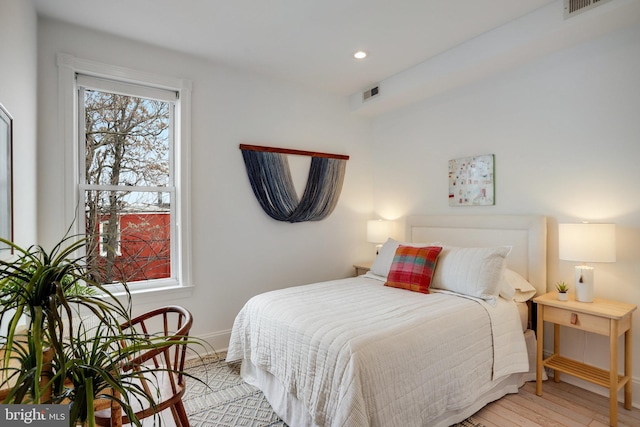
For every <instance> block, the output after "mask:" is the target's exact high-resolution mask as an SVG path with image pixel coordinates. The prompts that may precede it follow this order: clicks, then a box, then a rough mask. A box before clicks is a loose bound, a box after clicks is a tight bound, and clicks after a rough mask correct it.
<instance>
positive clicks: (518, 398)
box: [473, 380, 640, 427]
mask: <svg viewBox="0 0 640 427" xmlns="http://www.w3.org/2000/svg"><path fill="white" fill-rule="evenodd" d="M473 418H474V419H476V420H477V421H479V422H481V423H482V424H484V425H485V426H486V427H512V426H523V427H524V426H526V427H529V426H531V427H533V426H542V427H551V426H571V427H580V426H589V427H606V426H608V425H609V399H608V398H607V397H605V396H601V395H599V394H596V393H593V392H591V391H588V390H584V389H582V388H579V387H576V386H573V385H571V384H567V383H564V382H559V383H554V382H553V380H547V381H545V382H544V383H543V385H542V396H536V383H535V382H528V383H526V384H525V385H524V387H522V388H521V389H520V392H519V393H518V394H508V395H506V396H504V397H503V398H502V399H500V400H497V401H495V402H492V403H490V404H488V405H487V406H485V407H484V408H482V409H481V410H480V411H479V412H477V413H476V414H474V415H473ZM618 426H619V427H626V426H629V427H631V426H640V409H637V408H633V409H632V410H630V411H629V410H626V409H624V407H623V406H622V404H618Z"/></svg>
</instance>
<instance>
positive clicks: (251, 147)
mask: <svg viewBox="0 0 640 427" xmlns="http://www.w3.org/2000/svg"><path fill="white" fill-rule="evenodd" d="M240 149H241V150H249V151H266V152H268V153H282V154H296V155H298V156H311V157H326V158H329V159H340V160H349V156H345V155H343V154H329V153H317V152H315V151H304V150H292V149H289V148H275V147H263V146H261V145H247V144H240Z"/></svg>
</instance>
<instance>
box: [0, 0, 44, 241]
mask: <svg viewBox="0 0 640 427" xmlns="http://www.w3.org/2000/svg"><path fill="white" fill-rule="evenodd" d="M36 24H37V19H36V13H35V9H34V7H33V5H32V4H31V2H30V1H26V2H25V1H24V0H0V40H2V42H1V43H0V64H2V66H1V67H0V103H2V105H4V107H5V108H6V109H7V110H8V111H9V113H10V114H11V116H12V117H13V220H14V223H13V233H14V241H15V242H16V243H18V244H19V245H20V246H24V247H26V246H29V245H32V244H33V243H35V241H36V231H37V230H36V224H37V223H36V213H37V209H36V190H37V189H36V180H37V177H38V171H37V169H36V158H35V152H36V83H37V79H36V60H37V45H36V41H37V26H36ZM2 237H10V236H2Z"/></svg>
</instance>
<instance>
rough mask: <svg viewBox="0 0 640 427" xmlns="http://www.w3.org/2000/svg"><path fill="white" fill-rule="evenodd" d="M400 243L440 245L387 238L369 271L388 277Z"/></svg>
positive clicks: (416, 245)
mask: <svg viewBox="0 0 640 427" xmlns="http://www.w3.org/2000/svg"><path fill="white" fill-rule="evenodd" d="M400 245H403V246H413V247H420V248H422V247H425V246H438V245H437V244H435V243H431V244H429V243H405V242H398V241H397V240H394V239H392V238H389V239H387V241H386V242H384V244H383V245H382V247H381V248H380V250H379V251H378V255H377V256H376V259H375V260H374V261H373V264H372V265H371V270H369V271H370V272H371V273H373V274H375V275H376V276H382V277H384V278H387V276H389V270H390V269H391V264H392V263H393V258H394V257H395V256H396V249H398V246H400Z"/></svg>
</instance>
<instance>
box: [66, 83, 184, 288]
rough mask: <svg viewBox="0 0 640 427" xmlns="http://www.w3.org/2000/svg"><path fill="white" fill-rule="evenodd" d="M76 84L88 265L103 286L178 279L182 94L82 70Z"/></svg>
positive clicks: (81, 192) (80, 188)
mask: <svg viewBox="0 0 640 427" xmlns="http://www.w3.org/2000/svg"><path fill="white" fill-rule="evenodd" d="M77 81H78V122H79V124H80V126H79V128H80V132H79V134H80V138H79V142H80V145H81V146H80V148H79V150H78V153H79V157H80V159H79V163H80V165H79V167H80V183H79V186H78V188H79V192H80V194H79V199H80V200H84V212H85V232H86V235H87V237H88V247H87V251H88V254H89V257H88V262H89V263H90V267H91V268H93V270H94V271H96V272H98V271H99V272H100V273H101V275H102V278H101V280H102V282H103V283H105V284H110V283H119V282H123V281H124V282H126V283H128V284H129V285H130V286H131V285H132V284H135V283H136V282H140V281H148V280H166V279H172V270H175V268H173V266H172V254H173V253H175V249H174V248H173V245H172V241H173V236H175V231H174V228H175V227H174V224H175V221H174V220H173V219H172V216H173V215H172V211H173V210H172V204H171V201H172V200H174V199H175V194H176V187H175V185H174V171H173V166H172V165H173V160H172V153H173V152H174V137H173V135H174V128H175V125H174V116H175V113H174V111H175V100H176V99H177V94H176V92H172V91H167V90H162V89H157V88H150V87H146V86H138V85H132V84H123V83H121V82H116V81H111V80H105V79H100V78H95V77H90V76H84V75H78V78H77ZM95 254H100V256H95Z"/></svg>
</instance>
